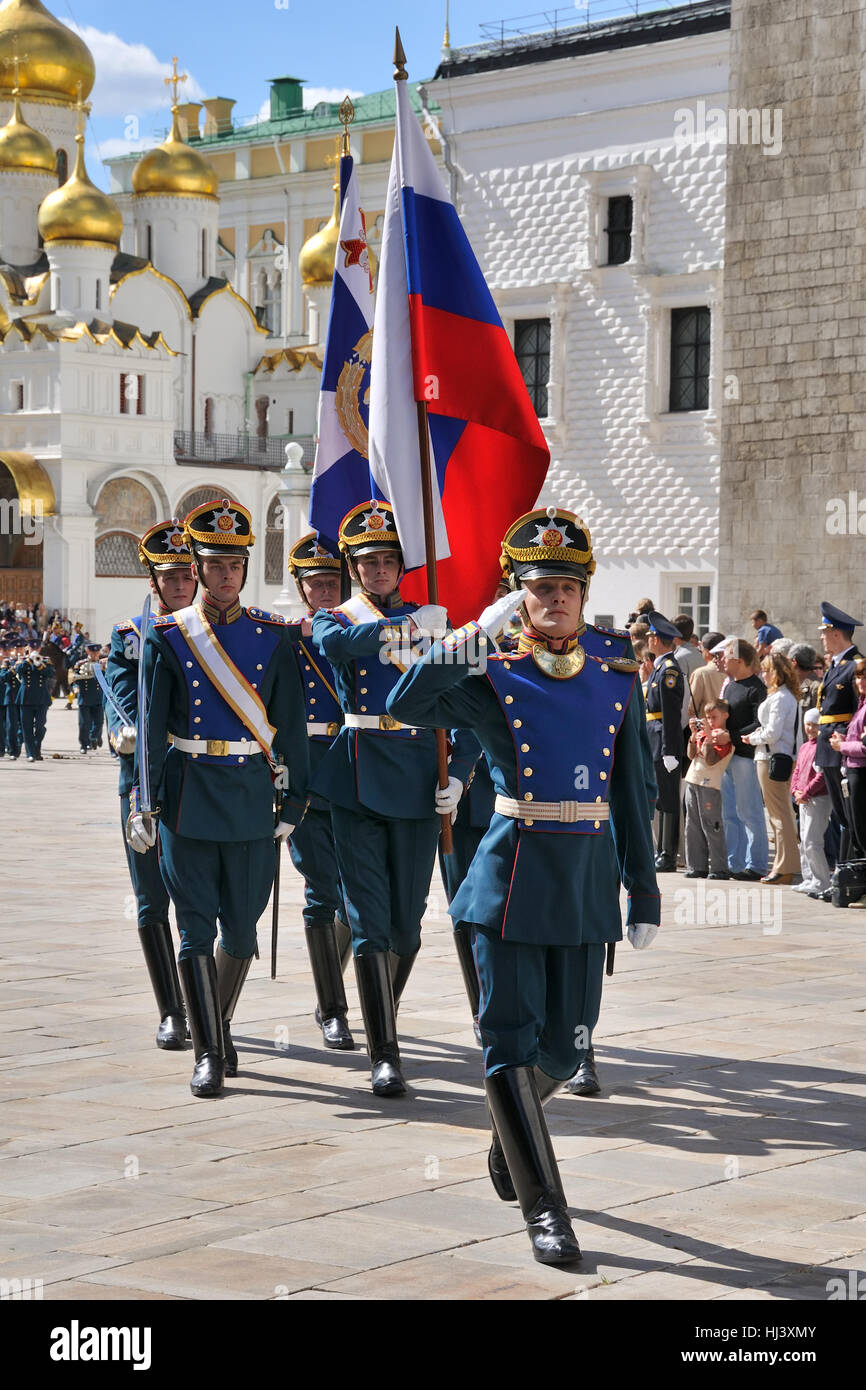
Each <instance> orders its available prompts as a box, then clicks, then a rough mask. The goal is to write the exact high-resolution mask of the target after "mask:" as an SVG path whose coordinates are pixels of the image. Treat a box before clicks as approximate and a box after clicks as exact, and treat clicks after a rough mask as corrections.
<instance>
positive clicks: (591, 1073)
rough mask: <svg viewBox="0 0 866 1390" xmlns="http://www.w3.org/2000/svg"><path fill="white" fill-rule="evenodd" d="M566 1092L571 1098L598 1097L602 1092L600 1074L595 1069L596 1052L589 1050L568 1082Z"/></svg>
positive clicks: (565, 1087) (565, 1086)
mask: <svg viewBox="0 0 866 1390" xmlns="http://www.w3.org/2000/svg"><path fill="white" fill-rule="evenodd" d="M563 1090H564V1091H568V1094H569V1095H570V1096H597V1095H598V1093H599V1091H600V1090H601V1085H600V1084H599V1080H598V1072H597V1071H596V1069H595V1052H594V1050H593V1048H589V1050H588V1051H587V1054H586V1056H585V1057H584V1059H583V1061H582V1062H581V1064H580V1066H579V1067H578V1069H577V1071H576V1072H575V1073H574V1076H573V1077H572V1078H571V1080H570V1081H566V1083H565V1085H564V1087H563Z"/></svg>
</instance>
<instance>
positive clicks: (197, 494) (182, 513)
mask: <svg viewBox="0 0 866 1390" xmlns="http://www.w3.org/2000/svg"><path fill="white" fill-rule="evenodd" d="M225 495H226V494H225V492H220V491H219V490H218V489H217V488H216V487H197V488H193V490H192V492H188V493H187V494H186V496H185V497H182V498H181V499H180V501H179V502H178V504H177V517H178V520H179V521H183V519H184V517H187V516H189V514H190V512H191V511H192V509H193V507H200V506H201V505H202V503H203V502H216V503H217V504H218V505H220V506H221V505H222V499H223V498H224V497H225Z"/></svg>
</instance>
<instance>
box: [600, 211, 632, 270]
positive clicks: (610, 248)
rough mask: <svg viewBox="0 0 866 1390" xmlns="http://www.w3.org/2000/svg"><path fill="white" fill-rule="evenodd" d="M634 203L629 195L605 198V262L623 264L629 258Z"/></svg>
mask: <svg viewBox="0 0 866 1390" xmlns="http://www.w3.org/2000/svg"><path fill="white" fill-rule="evenodd" d="M633 207H634V204H633V202H632V199H631V196H630V195H623V196H622V197H618V198H608V200H607V226H606V227H605V231H606V232H607V263H608V265H625V263H626V261H630V260H631V224H632V214H633Z"/></svg>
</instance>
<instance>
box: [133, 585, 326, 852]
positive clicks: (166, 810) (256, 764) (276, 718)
mask: <svg viewBox="0 0 866 1390" xmlns="http://www.w3.org/2000/svg"><path fill="white" fill-rule="evenodd" d="M193 606H194V607H196V608H199V609H200V608H201V604H200V603H199V604H195V605H193ZM238 609H239V615H238V616H237V618H236V620H235V621H233V622H224V623H219V624H217V625H216V626H215V627H214V633H215V635H216V637H217V639H218V641H219V642H220V644H221V645H222V647H223V649H224V650H225V651H226V652H227V654H228V656H229V657H230V659H231V661H232V662H233V663H234V665H235V666H236V667H237V669H238V670H239V671H240V673H241V675H242V676H243V677H244V678H245V679H246V681H247V682H248V683H249V684H250V685H252V686H253V687H254V689H255V690H256V691H257V693H258V695H259V697H260V699H261V700H262V702H263V704H264V706H265V709H266V711H267V717H268V721H269V723H270V724H271V725H273V726H274V727H275V729H276V735H275V737H274V741H273V745H272V754H273V757H274V759H275V760H277V761H278V760H279V759H280V758H282V759H283V762H284V763H285V767H286V769H287V777H288V786H287V787H286V788H285V789H284V791H283V802H282V812H281V815H282V819H283V820H285V821H287V822H289V823H290V824H293V825H297V824H298V823H299V822H300V820H301V817H302V815H303V812H304V807H305V804H306V796H307V787H308V780H309V761H308V753H307V735H306V730H305V728H304V700H303V694H302V691H301V683H300V679H299V676H298V668H297V664H296V661H295V657H294V653H293V651H292V646H291V643H290V641H289V636H288V632H287V630H286V625H285V623H284V622H283V619H282V618H281V617H279V616H278V615H275V614H270V613H263V612H262V611H261V610H260V609H257V608H240V605H238ZM183 611H189V610H183ZM176 619H177V615H176V614H170V615H169V616H167V617H164V618H156V619H155V620H154V622H153V623H152V625H151V627H150V629H149V630H148V634H147V640H146V641H145V644H144V656H143V660H144V678H145V682H146V685H147V691H148V718H147V735H148V744H149V755H150V782H151V800H152V802H153V803H154V805H157V804H158V805H159V807H160V811H161V816H162V820H163V823H164V824H165V825H167V826H168V828H169V829H170V830H174V831H176V832H177V833H178V834H179V835H186V836H188V837H189V838H190V839H193V840H229V841H243V840H257V839H264V838H265V836H268V835H272V834H273V829H274V790H273V779H272V776H271V771H270V768H269V766H268V763H267V760H266V758H265V757H264V756H263V755H262V754H257V755H254V756H246V757H245V756H242V755H241V756H238V755H228V756H225V757H223V756H216V755H214V756H211V755H209V754H208V753H207V751H206V749H207V740H208V739H220V740H222V739H227V740H230V741H239V740H250V739H251V738H252V735H251V733H250V732H249V730H248V729H247V727H246V725H245V724H244V723H243V721H242V720H241V718H240V717H239V715H238V714H237V713H236V712H235V710H234V709H233V708H232V707H231V705H230V704H229V703H228V702H227V701H226V700H225V699H224V698H223V696H222V695H221V694H220V692H219V691H218V690H217V689H216V687H215V686H214V685H213V684H212V683H211V681H210V679H209V677H208V675H207V673H206V672H205V669H204V667H203V666H202V665H200V664H199V662H198V661H197V660H196V658H195V655H194V654H193V652H192V651H191V650H190V648H189V647H188V645H187V643H186V641H185V640H184V638H183V635H182V633H181V631H180V628H179V627H178V625H177V621H176ZM170 733H173V734H176V735H178V736H179V737H181V738H184V739H189V740H190V741H196V742H197V741H201V742H202V749H203V751H202V752H201V753H199V754H193V753H187V752H182V751H181V750H180V749H179V748H175V747H173V746H170V745H169V740H168V735H169V734H170ZM139 751H140V739H139V745H138V748H137V749H136V783H137V782H138V772H139V768H138V759H139Z"/></svg>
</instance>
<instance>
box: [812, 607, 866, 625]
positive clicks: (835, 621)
mask: <svg viewBox="0 0 866 1390" xmlns="http://www.w3.org/2000/svg"><path fill="white" fill-rule="evenodd" d="M860 626H861V622H860V619H859V618H852V617H851V615H850V614H849V613H843V612H842V609H841V608H836V607H835V605H834V604H832V603H822V604H821V621H820V623H819V624H818V627H819V629H820V628H825V629H826V628H828V627H840V628H842V630H843V631H844V632H853V631H854V629H855V627H860Z"/></svg>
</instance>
